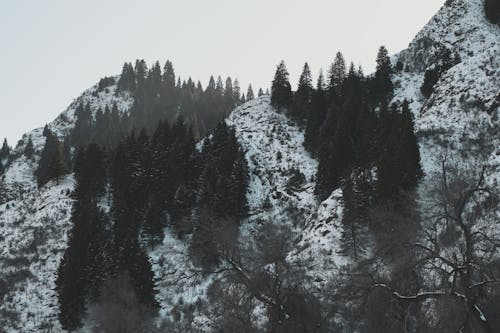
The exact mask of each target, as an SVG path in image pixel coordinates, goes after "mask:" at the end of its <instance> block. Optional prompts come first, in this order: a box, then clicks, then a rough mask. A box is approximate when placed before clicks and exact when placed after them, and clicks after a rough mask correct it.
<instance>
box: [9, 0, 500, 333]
mask: <svg viewBox="0 0 500 333" xmlns="http://www.w3.org/2000/svg"><path fill="white" fill-rule="evenodd" d="M443 54H448V55H450V57H451V59H452V60H453V62H452V64H453V65H452V66H450V67H449V68H446V70H443V71H442V73H440V75H439V79H438V80H437V82H436V84H435V85H434V87H433V93H432V94H431V95H430V97H428V98H426V97H425V96H424V95H423V94H422V93H421V91H420V87H421V86H422V84H423V82H424V77H425V72H426V71H427V70H431V69H433V68H435V67H436V66H439V65H440V63H441V62H442V58H443ZM397 62H401V64H402V65H403V66H402V69H401V70H400V71H396V72H395V73H394V75H393V81H394V83H395V87H396V88H395V97H394V101H395V102H398V101H402V100H403V99H408V100H409V101H410V102H411V103H410V107H411V109H412V111H413V113H414V115H415V120H416V128H417V133H418V137H419V143H420V148H421V154H422V160H423V164H424V169H425V171H426V172H427V173H431V172H432V171H433V170H434V168H435V165H436V163H435V161H434V160H435V159H436V158H439V156H440V155H441V154H442V153H444V152H448V154H450V155H454V156H457V157H460V158H464V159H467V158H474V159H477V158H478V156H479V157H480V158H481V159H483V160H484V161H485V162H486V163H487V164H488V165H489V169H488V181H489V182H491V183H494V184H495V182H496V184H498V181H499V177H500V148H499V147H500V126H499V118H500V114H499V113H500V71H499V68H500V28H499V27H498V26H496V25H493V24H491V23H489V22H488V21H487V20H486V19H485V18H484V13H483V1H482V0H454V1H448V2H447V3H446V4H445V5H444V6H443V8H442V9H441V10H440V11H439V12H438V13H437V14H436V15H435V16H434V17H433V18H432V20H431V21H430V22H429V23H428V24H427V25H426V26H425V27H424V29H422V31H421V32H420V33H419V34H418V35H417V36H416V37H415V39H414V40H413V41H412V42H411V44H410V45H409V47H408V49H406V50H404V51H402V52H400V53H399V54H397V55H395V56H394V57H393V63H394V64H396V63H397ZM115 89H116V87H115V86H111V87H109V88H108V89H107V90H105V91H102V92H97V85H96V86H94V87H92V88H90V89H89V90H87V91H86V92H84V93H83V95H82V96H80V97H79V98H78V99H76V100H75V102H74V103H72V104H71V105H70V107H69V108H68V109H67V110H66V111H65V112H63V113H62V114H61V115H60V116H59V117H58V118H57V119H56V120H55V121H54V122H52V123H51V124H49V128H50V129H51V130H52V131H53V132H54V133H55V134H56V135H58V136H59V137H60V138H62V137H64V136H65V135H66V134H67V133H68V132H69V131H70V130H71V128H73V126H74V122H75V119H74V111H75V109H76V106H77V105H78V104H79V103H80V102H81V101H83V102H85V103H86V102H88V103H90V105H91V109H92V111H93V112H96V111H97V109H98V108H103V107H104V106H106V105H112V104H113V103H115V102H116V103H117V104H118V107H119V109H120V110H121V111H122V112H127V110H128V109H129V108H130V106H131V105H132V104H133V100H132V98H131V97H129V96H128V95H120V96H116V95H115V94H114V91H115ZM226 122H227V124H228V125H231V126H234V128H235V130H236V134H237V138H238V141H239V142H240V144H241V146H242V147H243V149H244V150H245V153H246V159H247V162H248V165H249V172H250V185H249V193H248V201H249V205H250V212H251V216H250V218H249V219H248V221H247V222H246V223H243V225H242V229H241V237H249V235H251V234H252V233H253V232H254V231H255V230H254V226H255V224H256V223H258V222H259V221H260V220H264V219H267V220H273V221H276V222H280V221H284V220H287V219H289V217H290V214H293V216H294V217H295V219H296V220H297V221H296V223H295V224H294V226H293V227H294V232H296V233H297V235H298V237H297V238H298V242H297V250H296V251H294V253H292V254H291V255H290V260H295V259H304V258H313V259H311V261H310V262H309V264H308V265H309V266H310V269H309V270H308V275H309V277H310V278H311V279H310V280H311V281H313V282H312V284H313V286H314V287H317V288H320V287H321V286H322V285H323V283H326V281H327V280H328V278H329V276H330V275H331V274H330V273H331V270H332V269H333V268H334V267H338V266H339V265H343V264H345V263H346V260H347V259H345V258H343V257H342V256H340V255H339V254H338V248H337V246H338V243H339V242H338V240H339V237H340V234H341V232H342V230H341V223H340V221H341V218H342V210H343V209H342V193H341V191H340V190H337V191H334V192H333V193H332V195H331V196H330V198H328V199H327V200H325V201H324V202H322V203H320V202H317V200H316V198H315V197H314V194H313V190H314V185H315V180H314V176H315V174H316V169H317V164H318V163H317V161H316V160H315V159H314V158H312V157H311V156H310V155H309V153H308V152H307V151H306V150H305V149H304V147H303V145H302V143H303V140H304V135H303V132H302V131H301V130H300V129H298V128H297V127H296V126H294V125H293V124H292V123H291V122H290V121H289V120H288V119H287V118H286V116H285V115H283V114H280V113H278V112H277V111H276V110H274V109H273V108H272V107H271V106H270V101H269V97H267V96H263V97H260V98H257V99H255V100H252V101H249V102H248V103H246V104H244V105H242V106H240V107H239V108H237V109H236V110H234V111H233V112H232V113H231V114H230V115H229V117H228V118H227V120H226ZM28 136H31V137H32V141H33V144H34V148H35V156H34V157H33V158H32V159H28V158H26V157H25V156H23V154H22V152H23V150H24V146H25V145H26V143H27V141H28ZM44 142H45V139H44V137H43V135H42V128H39V129H36V130H34V131H32V132H30V133H27V134H25V135H24V136H23V138H22V140H21V141H20V142H19V144H18V146H17V147H16V149H15V150H14V152H13V154H12V157H11V161H10V164H9V166H8V168H7V171H6V174H5V176H4V178H3V179H2V180H1V182H0V189H2V190H1V192H2V195H0V331H2V329H3V330H4V331H6V332H44V331H48V332H59V331H61V329H60V327H59V325H58V323H57V319H56V318H57V300H56V298H55V293H54V291H53V289H54V281H55V276H56V269H57V266H58V263H59V260H60V258H61V255H62V253H63V251H64V249H65V246H66V245H65V244H66V238H67V232H68V230H69V227H70V221H69V219H70V214H71V203H72V201H71V199H70V197H69V192H70V191H71V190H72V188H73V177H72V176H67V177H66V178H65V179H64V180H62V181H61V182H60V183H59V184H56V183H49V184H47V185H46V186H44V187H43V188H42V189H37V187H36V180H35V178H34V177H33V172H34V170H35V169H36V167H37V164H38V160H39V156H40V152H41V150H42V148H43V145H44ZM187 251H188V249H187V247H186V246H185V244H184V243H183V242H181V241H179V240H178V239H177V238H176V237H175V236H174V235H173V234H171V233H169V232H167V235H166V238H165V240H164V243H163V244H162V245H161V246H159V247H158V248H156V249H155V250H154V251H152V252H151V253H150V255H151V259H152V261H153V264H154V265H153V266H154V270H155V274H156V276H157V277H158V278H159V280H160V282H159V283H158V288H159V289H160V290H159V294H158V298H159V301H160V303H161V304H162V307H163V311H162V314H163V315H165V316H168V311H169V310H170V309H172V308H173V307H174V306H175V305H176V304H177V303H178V302H179V300H180V299H181V298H183V301H184V302H187V303H189V302H191V303H194V302H196V301H197V299H198V298H203V295H204V293H205V292H206V289H207V287H208V285H209V283H210V281H211V277H210V276H208V277H206V278H203V279H196V280H191V281H186V282H183V281H185V280H183V279H182V277H183V276H182V274H183V273H182V272H183V271H186V270H189V269H191V268H192V265H191V263H190V262H188V261H186V260H188V259H186V258H188V255H187V254H188V253H187ZM176 281H177V282H176ZM179 281H181V282H179ZM196 320H197V321H198V322H199V323H200V325H201V326H202V325H203V318H196Z"/></svg>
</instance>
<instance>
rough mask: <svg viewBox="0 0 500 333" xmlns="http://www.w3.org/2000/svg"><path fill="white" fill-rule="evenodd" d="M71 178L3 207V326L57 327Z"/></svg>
mask: <svg viewBox="0 0 500 333" xmlns="http://www.w3.org/2000/svg"><path fill="white" fill-rule="evenodd" d="M72 188H73V178H72V176H68V177H66V178H65V179H62V180H61V181H60V182H59V184H56V183H55V182H54V183H49V184H48V186H45V187H44V188H42V189H41V190H40V191H37V192H36V194H35V193H33V192H31V193H30V192H27V193H25V194H23V195H22V197H21V198H19V199H18V200H12V201H9V202H8V203H5V204H3V205H0V243H1V244H2V247H1V248H0V281H1V282H2V284H3V285H0V297H2V298H3V302H2V303H1V305H0V327H1V328H2V329H4V330H5V331H7V332H44V330H47V331H48V332H50V331H51V329H55V330H56V331H57V330H60V328H59V329H58V320H57V311H55V309H57V298H56V294H55V291H54V288H55V274H54V273H55V272H56V271H57V267H58V265H59V261H60V259H61V257H62V254H63V252H64V250H65V249H66V243H67V234H68V230H69V228H70V217H71V203H72V200H71V199H70V198H69V193H70V191H71V190H72Z"/></svg>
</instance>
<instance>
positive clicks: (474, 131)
mask: <svg viewBox="0 0 500 333" xmlns="http://www.w3.org/2000/svg"><path fill="white" fill-rule="evenodd" d="M444 54H448V55H449V57H450V58H451V65H450V66H449V68H446V69H445V70H443V71H442V73H441V74H440V75H439V79H438V81H437V83H436V84H435V85H434V87H433V93H432V94H431V95H430V97H429V98H425V97H424V95H423V94H422V93H421V92H420V87H421V86H422V84H423V82H424V77H425V72H426V71H427V70H431V69H433V68H435V67H436V66H438V65H439V64H440V62H442V58H443V55H444ZM393 61H394V62H398V61H399V62H401V63H402V64H403V70H401V71H399V72H397V73H395V74H394V77H393V80H394V82H395V84H396V91H395V101H401V100H403V99H405V98H406V99H408V100H409V101H410V102H411V104H410V106H411V109H412V111H413V112H414V114H415V120H416V128H417V132H418V135H419V139H420V145H421V153H422V157H423V162H424V168H425V169H426V170H427V171H430V170H431V169H432V165H433V164H434V163H433V159H434V158H436V157H438V155H440V154H441V153H443V151H444V150H448V151H449V153H450V154H452V155H471V156H473V157H475V158H477V156H482V158H483V159H485V160H488V161H489V164H490V165H491V166H492V168H493V169H494V170H493V171H492V172H491V173H498V158H497V157H496V156H497V155H496V154H498V153H500V151H498V148H497V147H498V146H499V142H500V141H499V140H500V131H499V123H498V122H499V112H500V109H499V107H500V71H499V70H498V68H500V28H499V27H498V26H497V25H494V24H491V23H489V22H488V21H487V20H486V18H485V16H484V9H483V0H454V1H447V3H446V4H445V5H444V6H443V7H442V8H441V9H440V10H439V12H438V13H437V14H436V15H435V16H434V17H433V18H432V19H431V21H430V22H429V23H428V24H427V25H426V26H425V27H424V28H423V29H422V31H420V32H419V33H418V35H417V36H416V37H415V39H414V40H413V41H412V42H411V44H410V45H409V47H408V49H406V50H404V51H402V52H401V53H399V54H397V55H396V56H394V57H393ZM495 149H496V150H495ZM461 157H465V158H467V157H468V156H461ZM493 177H494V178H495V176H493Z"/></svg>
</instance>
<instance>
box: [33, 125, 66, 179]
mask: <svg viewBox="0 0 500 333" xmlns="http://www.w3.org/2000/svg"><path fill="white" fill-rule="evenodd" d="M66 172H67V166H66V164H65V163H64V155H63V147H62V145H61V143H60V142H59V140H58V138H57V137H56V136H55V135H54V134H52V132H50V130H49V129H48V128H47V131H46V140H45V146H44V148H43V150H42V153H41V157H40V162H39V163H38V169H37V170H36V171H35V175H36V177H37V182H38V187H42V186H43V185H45V184H46V183H47V182H49V181H50V180H52V179H57V181H59V177H61V176H62V175H63V174H65V173H66Z"/></svg>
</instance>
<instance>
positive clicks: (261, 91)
mask: <svg viewBox="0 0 500 333" xmlns="http://www.w3.org/2000/svg"><path fill="white" fill-rule="evenodd" d="M257 95H258V96H259V97H261V96H264V90H262V88H259V92H258V94H257Z"/></svg>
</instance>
